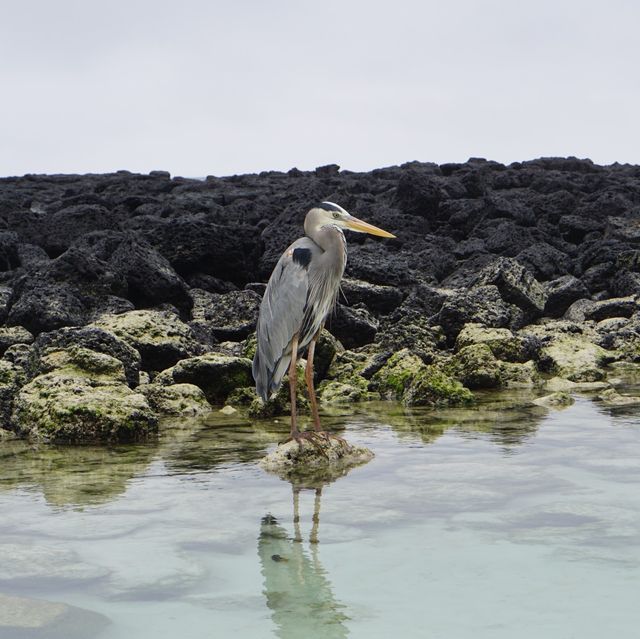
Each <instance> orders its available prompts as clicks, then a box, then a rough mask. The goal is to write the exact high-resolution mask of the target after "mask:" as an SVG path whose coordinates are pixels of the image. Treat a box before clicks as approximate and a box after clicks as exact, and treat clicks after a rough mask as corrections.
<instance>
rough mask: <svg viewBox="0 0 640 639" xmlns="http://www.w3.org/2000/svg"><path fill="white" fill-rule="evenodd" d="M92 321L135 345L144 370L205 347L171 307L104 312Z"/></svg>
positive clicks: (160, 367) (159, 367)
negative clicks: (168, 308)
mask: <svg viewBox="0 0 640 639" xmlns="http://www.w3.org/2000/svg"><path fill="white" fill-rule="evenodd" d="M93 325H94V326H97V327H98V328H102V329H104V330H107V331H110V332H111V333H113V334H114V335H116V336H117V337H119V338H120V339H122V340H124V341H125V342H127V343H128V344H130V345H131V346H133V348H135V349H136V350H137V351H138V352H139V353H140V356H141V357H142V367H143V368H144V369H145V370H152V371H161V370H163V369H165V368H168V367H169V366H173V365H174V364H175V363H176V362H178V361H179V360H181V359H183V358H185V357H191V356H194V355H199V354H201V353H202V352H203V351H204V347H203V346H202V345H201V344H200V343H199V342H198V341H197V339H196V336H195V335H194V333H193V331H192V330H191V328H190V327H189V326H188V325H187V324H185V323H184V322H182V321H181V320H180V318H179V317H177V315H175V314H174V313H171V312H169V311H155V310H139V311H128V312H126V313H121V314H120V315H103V316H102V317H101V318H100V319H98V320H97V321H96V322H94V324H93Z"/></svg>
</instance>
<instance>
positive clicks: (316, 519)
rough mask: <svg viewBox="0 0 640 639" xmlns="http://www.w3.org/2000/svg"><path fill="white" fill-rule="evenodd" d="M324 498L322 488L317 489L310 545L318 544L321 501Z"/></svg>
mask: <svg viewBox="0 0 640 639" xmlns="http://www.w3.org/2000/svg"><path fill="white" fill-rule="evenodd" d="M321 498H322V486H320V487H319V488H316V496H315V499H314V501H313V518H312V520H311V521H312V522H313V525H312V526H311V534H310V535H309V543H312V544H317V543H318V528H319V526H320V499H321Z"/></svg>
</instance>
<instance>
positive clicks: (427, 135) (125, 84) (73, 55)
mask: <svg viewBox="0 0 640 639" xmlns="http://www.w3.org/2000/svg"><path fill="white" fill-rule="evenodd" d="M3 4H4V5H5V6H3V9H2V21H1V23H0V60H2V63H1V66H0V86H1V88H2V94H1V97H0V122H1V124H0V175H14V174H21V173H25V172H88V171H107V170H114V169H119V168H127V169H131V170H136V171H149V170H152V169H157V168H162V169H167V170H170V171H171V172H172V173H174V174H182V175H206V174H210V173H212V174H218V175H223V174H229V173H234V172H247V171H259V170H264V169H288V168H290V167H292V166H298V167H299V168H313V167H315V166H318V165H320V164H325V163H329V162H336V163H338V164H340V165H341V166H343V167H344V168H350V169H354V170H360V169H363V170H364V169H371V168H374V167H377V166H384V165H388V164H396V163H400V162H405V161H408V160H414V159H418V160H425V161H426V160H429V161H437V162H445V161H462V160H465V159H467V158H468V157H469V156H484V157H490V158H492V159H496V160H500V161H504V162H509V161H513V160H519V159H526V158H531V157H535V156H540V155H578V156H583V157H591V158H592V159H594V160H595V161H598V162H603V163H608V162H614V161H621V162H638V161H640V158H639V157H638V149H639V148H640V132H639V131H640V129H639V127H638V125H637V117H638V116H637V112H638V107H639V106H640V80H639V79H638V77H639V76H638V72H637V68H636V66H637V61H638V59H639V56H638V54H639V53H640V44H639V39H638V38H637V35H636V33H635V31H636V27H637V24H638V23H639V18H640V9H639V8H637V7H636V6H635V4H634V3H633V2H631V1H628V2H626V1H615V0H614V1H612V2H609V3H606V4H605V3H600V2H591V1H585V2H577V1H574V0H567V1H565V2H558V1H557V0H556V1H555V2H551V1H549V0H542V1H540V2H537V3H535V4H534V5H531V7H525V5H524V3H514V2H506V1H505V2H499V1H497V0H486V1H485V0H482V1H481V0H460V1H458V2H455V3H443V2H440V1H439V2H433V1H422V2H420V1H418V0H415V1H405V0H399V1H397V2H394V3H389V2H384V3H383V2H379V1H377V0H375V1H369V2H364V1H360V0H353V1H350V0H343V1H341V2H339V1H337V0H324V1H323V2H321V3H319V2H313V3H310V2H294V1H293V0H283V1H281V2H277V1H274V2H270V3H267V2H258V1H257V0H253V1H252V0H245V1H238V2H234V3H231V2H220V1H214V2H205V1H204V0H203V1H198V0H191V1H189V0H187V1H185V2H182V3H168V2H163V1H156V2H148V1H143V0H139V1H135V0H133V1H132V0H129V1H126V2H124V1H119V2H110V3H97V2H80V1H72V0H59V1H57V2H55V3H50V2H46V1H45V0H42V1H40V2H37V1H34V0H32V1H28V0H27V1H22V2H19V3H18V2H6V3H3Z"/></svg>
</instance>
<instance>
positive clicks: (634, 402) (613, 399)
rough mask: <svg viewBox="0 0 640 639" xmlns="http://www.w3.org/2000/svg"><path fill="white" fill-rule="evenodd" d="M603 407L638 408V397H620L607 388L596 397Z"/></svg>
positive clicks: (639, 400) (639, 401)
mask: <svg viewBox="0 0 640 639" xmlns="http://www.w3.org/2000/svg"><path fill="white" fill-rule="evenodd" d="M596 399H597V400H599V401H601V402H602V403H603V404H605V406H638V405H640V397H632V396H629V395H620V393H618V392H617V391H615V390H614V389H613V388H607V389H606V390H604V391H602V392H601V393H600V394H599V395H598V396H597V397H596Z"/></svg>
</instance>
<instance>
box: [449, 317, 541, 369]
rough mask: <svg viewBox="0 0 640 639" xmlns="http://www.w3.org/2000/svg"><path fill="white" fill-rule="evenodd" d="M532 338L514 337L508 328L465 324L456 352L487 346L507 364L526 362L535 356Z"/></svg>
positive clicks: (457, 342) (534, 345)
mask: <svg viewBox="0 0 640 639" xmlns="http://www.w3.org/2000/svg"><path fill="white" fill-rule="evenodd" d="M534 341H535V342H537V340H533V339H532V338H526V337H522V336H519V335H514V334H513V333H512V332H511V331H510V330H509V329H508V328H486V327H484V326H482V325H481V324H465V326H464V328H463V329H462V331H460V334H459V335H458V337H457V339H456V350H457V351H459V350H461V349H463V348H465V347H467V346H473V345H475V344H486V345H487V346H488V347H489V348H490V349H491V352H492V353H493V355H494V356H495V357H496V358H497V359H499V360H502V361H505V362H526V361H528V360H530V359H531V358H532V357H533V356H534V355H535V347H536V344H534Z"/></svg>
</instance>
